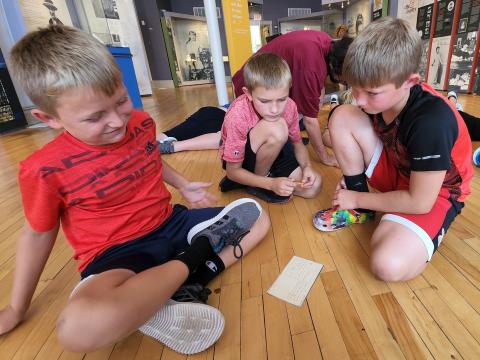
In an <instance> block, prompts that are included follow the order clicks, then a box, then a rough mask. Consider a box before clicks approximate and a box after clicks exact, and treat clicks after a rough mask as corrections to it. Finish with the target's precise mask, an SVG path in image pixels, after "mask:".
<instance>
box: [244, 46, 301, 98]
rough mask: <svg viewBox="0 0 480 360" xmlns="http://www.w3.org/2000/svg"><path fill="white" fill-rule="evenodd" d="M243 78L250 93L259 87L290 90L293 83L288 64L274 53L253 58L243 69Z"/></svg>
mask: <svg viewBox="0 0 480 360" xmlns="http://www.w3.org/2000/svg"><path fill="white" fill-rule="evenodd" d="M243 78H244V80H245V86H246V87H247V89H248V90H249V91H253V90H254V89H255V88H257V87H259V86H262V87H264V88H265V89H278V88H280V87H288V88H290V85H291V83H292V75H291V73H290V68H289V67H288V64H287V62H286V61H285V60H283V59H282V58H281V57H280V56H278V55H275V54H272V53H264V54H258V55H254V56H252V57H251V58H250V59H249V60H248V61H247V63H246V64H245V66H244V68H243Z"/></svg>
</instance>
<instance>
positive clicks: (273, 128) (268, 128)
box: [261, 119, 288, 143]
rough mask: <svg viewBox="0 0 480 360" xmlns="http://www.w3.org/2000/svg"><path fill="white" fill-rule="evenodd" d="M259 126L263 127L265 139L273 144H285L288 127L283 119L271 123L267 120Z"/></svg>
mask: <svg viewBox="0 0 480 360" xmlns="http://www.w3.org/2000/svg"><path fill="white" fill-rule="evenodd" d="M261 124H262V125H263V126H264V129H265V133H266V137H267V139H268V140H271V141H273V142H277V143H278V142H286V141H287V139H288V126H287V122H286V120H284V119H279V120H277V121H274V122H271V121H267V120H261Z"/></svg>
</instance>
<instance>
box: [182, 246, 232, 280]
mask: <svg viewBox="0 0 480 360" xmlns="http://www.w3.org/2000/svg"><path fill="white" fill-rule="evenodd" d="M223 270H225V264H224V263H223V261H222V259H220V257H219V256H218V255H217V254H214V256H212V257H211V258H209V259H208V260H207V261H205V262H204V263H203V264H201V265H199V266H198V268H197V270H196V271H195V272H194V273H193V274H191V275H190V276H189V277H188V279H187V281H186V283H187V284H200V285H202V286H206V285H207V284H208V283H209V282H210V281H212V280H213V279H214V278H215V277H217V276H218V275H219V274H220V273H221V272H222V271H223Z"/></svg>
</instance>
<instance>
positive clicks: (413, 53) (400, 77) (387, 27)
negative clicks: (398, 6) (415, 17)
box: [343, 17, 422, 88]
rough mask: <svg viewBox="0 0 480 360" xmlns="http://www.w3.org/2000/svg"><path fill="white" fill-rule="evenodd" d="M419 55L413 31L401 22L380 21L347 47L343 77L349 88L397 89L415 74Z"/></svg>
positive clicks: (418, 46)
mask: <svg viewBox="0 0 480 360" xmlns="http://www.w3.org/2000/svg"><path fill="white" fill-rule="evenodd" d="M421 54H422V47H421V40H420V36H419V35H418V33H417V31H416V30H415V29H413V28H412V27H411V26H410V25H409V24H408V23H407V22H406V21H405V20H402V19H396V18H392V17H382V18H380V19H378V20H376V21H374V22H372V23H371V24H370V25H368V26H367V27H366V28H365V30H363V31H362V32H361V33H360V34H359V35H358V36H357V38H356V39H355V40H354V41H353V43H352V45H350V47H349V49H348V52H347V55H346V57H345V61H344V64H343V75H344V78H345V80H346V81H347V82H348V84H349V85H351V86H359V87H364V88H365V87H378V86H382V85H386V84H388V83H393V84H395V86H396V87H397V88H398V87H399V86H400V85H402V84H403V83H404V82H405V80H407V79H408V77H409V76H410V75H411V74H415V73H417V72H418V68H419V65H420V57H421Z"/></svg>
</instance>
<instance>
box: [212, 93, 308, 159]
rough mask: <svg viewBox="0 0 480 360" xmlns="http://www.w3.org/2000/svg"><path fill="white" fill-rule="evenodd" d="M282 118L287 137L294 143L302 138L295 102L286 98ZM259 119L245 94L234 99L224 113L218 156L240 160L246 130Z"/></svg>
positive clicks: (245, 138) (242, 153) (243, 155)
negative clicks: (286, 127)
mask: <svg viewBox="0 0 480 360" xmlns="http://www.w3.org/2000/svg"><path fill="white" fill-rule="evenodd" d="M283 118H284V119H285V121H286V122H287V126H288V137H289V139H290V140H291V141H292V142H294V143H296V142H299V141H301V140H302V137H301V136H300V127H299V126H298V112H297V105H295V102H294V101H293V100H292V99H290V98H288V99H287V104H286V105H285V111H284V113H283ZM259 121H260V117H259V116H258V114H257V112H256V111H255V108H254V107H253V105H252V103H251V101H250V100H248V97H247V95H245V94H244V95H241V96H239V97H238V98H236V99H235V101H234V102H232V104H231V105H230V107H229V108H228V111H227V113H226V114H225V120H224V121H223V125H222V145H221V146H220V157H221V158H222V160H225V161H228V162H241V161H243V158H244V157H245V144H246V143H247V136H248V132H249V131H250V130H251V129H252V128H253V127H255V125H257V123H258V122H259Z"/></svg>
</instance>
